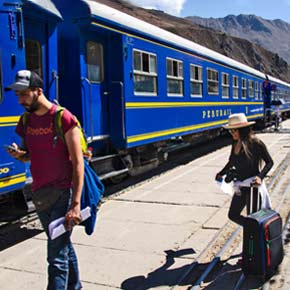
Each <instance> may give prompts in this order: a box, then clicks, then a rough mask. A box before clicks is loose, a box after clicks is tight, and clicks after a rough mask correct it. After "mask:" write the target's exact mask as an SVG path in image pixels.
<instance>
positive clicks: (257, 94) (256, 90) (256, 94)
mask: <svg viewBox="0 0 290 290" xmlns="http://www.w3.org/2000/svg"><path fill="white" fill-rule="evenodd" d="M255 100H259V83H258V82H255Z"/></svg>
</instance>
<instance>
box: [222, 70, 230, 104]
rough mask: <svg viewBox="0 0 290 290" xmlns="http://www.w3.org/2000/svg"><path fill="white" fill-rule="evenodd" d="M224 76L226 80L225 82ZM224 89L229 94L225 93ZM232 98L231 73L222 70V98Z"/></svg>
mask: <svg viewBox="0 0 290 290" xmlns="http://www.w3.org/2000/svg"><path fill="white" fill-rule="evenodd" d="M224 77H225V80H226V82H225V83H224ZM224 89H226V91H227V95H224ZM229 98H230V75H229V73H225V72H222V99H229Z"/></svg>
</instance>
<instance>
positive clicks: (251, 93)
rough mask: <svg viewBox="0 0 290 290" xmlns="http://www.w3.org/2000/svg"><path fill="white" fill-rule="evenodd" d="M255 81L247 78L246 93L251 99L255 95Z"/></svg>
mask: <svg viewBox="0 0 290 290" xmlns="http://www.w3.org/2000/svg"><path fill="white" fill-rule="evenodd" d="M254 85H255V82H254V80H249V79H248V95H249V98H251V99H253V98H254V97H255V91H254V89H255V86H254Z"/></svg>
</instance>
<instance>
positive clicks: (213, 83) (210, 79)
mask: <svg viewBox="0 0 290 290" xmlns="http://www.w3.org/2000/svg"><path fill="white" fill-rule="evenodd" d="M207 92H208V94H211V95H217V94H218V93H219V74H218V71H216V70H214V69H207Z"/></svg>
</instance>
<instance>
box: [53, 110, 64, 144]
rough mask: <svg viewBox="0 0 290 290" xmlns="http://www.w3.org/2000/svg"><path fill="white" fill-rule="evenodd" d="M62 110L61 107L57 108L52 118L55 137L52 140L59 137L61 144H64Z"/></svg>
mask: <svg viewBox="0 0 290 290" xmlns="http://www.w3.org/2000/svg"><path fill="white" fill-rule="evenodd" d="M63 111H64V108H63V107H61V106H57V108H56V110H55V113H54V116H53V126H54V131H55V134H56V136H55V137H54V138H57V137H59V138H60V139H61V140H62V141H63V143H66V142H65V137H64V133H63V129H62V115H63Z"/></svg>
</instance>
